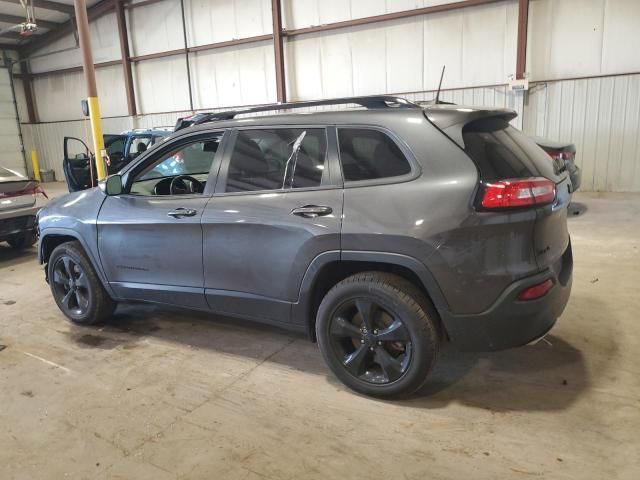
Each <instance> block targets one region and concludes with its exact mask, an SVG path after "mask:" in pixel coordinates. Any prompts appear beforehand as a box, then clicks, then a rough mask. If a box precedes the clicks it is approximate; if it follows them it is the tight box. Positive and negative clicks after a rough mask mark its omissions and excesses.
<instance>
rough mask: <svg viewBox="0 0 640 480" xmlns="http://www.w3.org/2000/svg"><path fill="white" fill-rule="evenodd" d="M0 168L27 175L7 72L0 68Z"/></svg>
mask: <svg viewBox="0 0 640 480" xmlns="http://www.w3.org/2000/svg"><path fill="white" fill-rule="evenodd" d="M0 166H2V167H5V168H9V169H11V170H15V171H17V172H19V173H21V174H22V175H27V174H28V172H27V168H26V162H25V157H24V147H23V144H22V136H21V133H20V124H19V120H18V116H17V113H16V105H15V99H14V95H13V88H12V84H11V76H10V73H9V70H8V69H7V68H5V67H0Z"/></svg>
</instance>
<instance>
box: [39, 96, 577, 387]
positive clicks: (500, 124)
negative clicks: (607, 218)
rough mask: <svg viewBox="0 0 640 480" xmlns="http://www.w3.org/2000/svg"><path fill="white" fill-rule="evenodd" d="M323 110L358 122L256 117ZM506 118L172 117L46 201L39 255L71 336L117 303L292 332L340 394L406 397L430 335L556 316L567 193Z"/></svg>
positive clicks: (458, 334) (561, 294)
mask: <svg viewBox="0 0 640 480" xmlns="http://www.w3.org/2000/svg"><path fill="white" fill-rule="evenodd" d="M328 104H356V105H359V106H361V107H364V108H361V109H355V108H350V109H346V110H343V111H323V112H311V113H309V112H307V113H304V114H295V113H281V114H279V115H269V116H258V115H256V113H257V112H264V111H268V110H285V109H288V110H293V109H295V108H298V107H300V106H304V107H314V106H318V105H328ZM515 115H516V114H515V113H514V112H513V111H511V110H505V109H477V108H468V107H461V106H456V105H433V106H428V107H425V108H423V107H420V106H418V105H415V104H413V103H411V102H408V101H407V100H404V99H402V98H397V97H358V98H349V99H337V100H332V101H323V102H306V103H298V104H284V105H276V106H274V105H271V106H266V107H259V108H254V109H249V110H243V111H231V112H223V113H213V114H199V115H197V116H195V117H192V118H191V119H182V120H181V122H179V123H180V128H179V130H178V131H177V132H176V133H174V134H173V135H172V136H171V137H170V138H169V139H167V140H166V141H165V142H163V143H160V144H158V145H156V146H154V147H153V148H151V149H149V150H148V151H147V152H145V153H144V154H142V155H140V157H139V158H137V159H136V160H135V161H133V162H131V163H130V164H129V165H127V166H126V167H125V168H124V169H123V170H122V171H121V172H120V174H118V175H114V176H111V177H109V179H108V180H107V181H106V182H105V183H103V184H101V186H100V187H99V188H95V189H91V190H86V191H83V192H76V193H72V194H69V195H67V196H65V197H62V198H59V199H57V200H55V201H53V202H50V203H49V204H48V205H47V207H45V208H44V209H43V210H42V212H41V214H40V216H39V228H40V240H39V245H38V254H39V258H40V261H41V262H42V263H44V264H45V265H46V272H47V279H48V281H49V283H50V286H51V291H52V293H53V296H54V298H55V301H56V302H57V304H58V306H59V307H60V309H61V310H62V312H63V313H64V314H65V315H66V316H67V317H68V318H69V319H71V320H72V321H73V322H76V323H79V324H93V323H96V322H100V321H103V320H106V319H108V318H109V316H111V315H112V313H113V311H114V308H115V306H116V302H119V301H126V300H138V301H140V300H141V301H149V302H158V303H164V304H171V305H178V306H182V307H187V308H193V309H200V310H207V311H211V312H216V313H219V314H223V315H230V316H237V317H246V318H250V319H254V320H257V321H261V322H266V323H270V324H276V325H281V326H285V327H289V328H292V329H297V330H301V331H305V332H308V334H309V336H310V337H311V338H312V339H317V341H318V344H319V347H320V351H321V352H322V355H323V356H324V359H325V361H326V363H327V365H328V366H329V368H330V369H331V370H332V371H333V373H334V374H335V375H336V376H337V377H338V378H339V379H340V380H342V381H343V382H344V383H345V384H347V385H348V386H349V387H351V388H353V389H354V390H357V391H359V392H363V393H366V394H370V395H376V396H390V395H398V394H407V393H411V392H413V391H415V390H417V389H418V388H420V386H421V385H423V383H424V382H425V380H426V378H427V375H428V373H429V371H430V370H431V369H432V368H433V366H434V364H435V362H436V358H437V356H438V350H439V347H440V345H441V343H442V342H443V340H444V339H445V338H446V339H448V340H449V341H451V342H452V343H453V344H454V345H456V346H457V347H458V348H459V349H461V350H475V351H487V350H500V349H505V348H509V347H516V346H519V345H524V344H526V343H528V342H531V341H533V340H535V339H538V338H539V337H541V336H543V335H544V334H546V333H547V332H548V331H549V329H551V328H552V326H553V325H554V323H555V321H556V319H557V318H558V316H559V315H560V314H561V313H562V311H563V310H564V307H565V305H566V303H567V301H568V298H569V293H570V289H571V272H572V255H571V245H570V241H569V235H568V232H567V205H568V203H569V200H570V189H569V179H568V177H567V173H566V172H560V173H558V172H556V171H554V170H553V165H552V163H551V162H549V159H548V158H547V155H546V154H545V153H544V152H543V151H542V150H541V149H540V148H539V147H538V146H537V145H536V144H535V143H534V142H533V141H532V140H530V139H529V138H527V137H526V136H524V135H523V134H521V133H520V132H519V131H518V130H516V129H514V128H513V127H511V126H510V125H509V123H508V122H509V120H511V119H513V118H514V117H515Z"/></svg>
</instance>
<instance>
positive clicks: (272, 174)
mask: <svg viewBox="0 0 640 480" xmlns="http://www.w3.org/2000/svg"><path fill="white" fill-rule="evenodd" d="M326 152H327V139H326V134H325V130H324V129H322V128H308V129H303V128H274V129H265V130H262V129H261V130H241V131H239V132H238V137H237V138H236V143H235V146H234V148H233V153H232V154H231V161H230V163H229V173H228V175H227V187H226V191H227V192H250V191H258V190H278V189H282V188H309V187H317V186H320V185H321V184H322V179H323V173H324V170H325V158H326Z"/></svg>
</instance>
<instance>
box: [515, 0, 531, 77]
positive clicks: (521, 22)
mask: <svg viewBox="0 0 640 480" xmlns="http://www.w3.org/2000/svg"><path fill="white" fill-rule="evenodd" d="M528 27H529V0H518V46H517V58H516V78H517V79H522V78H524V74H525V72H526V70H527V30H528Z"/></svg>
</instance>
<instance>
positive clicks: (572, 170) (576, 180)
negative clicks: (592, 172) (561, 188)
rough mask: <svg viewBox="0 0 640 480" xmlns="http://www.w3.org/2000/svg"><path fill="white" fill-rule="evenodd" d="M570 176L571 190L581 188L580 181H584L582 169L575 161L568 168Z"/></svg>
mask: <svg viewBox="0 0 640 480" xmlns="http://www.w3.org/2000/svg"><path fill="white" fill-rule="evenodd" d="M568 170H569V178H571V191H572V192H575V191H576V190H578V189H579V188H580V182H581V181H582V170H580V167H578V166H577V165H576V164H575V163H572V164H571V166H569V168H568Z"/></svg>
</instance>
